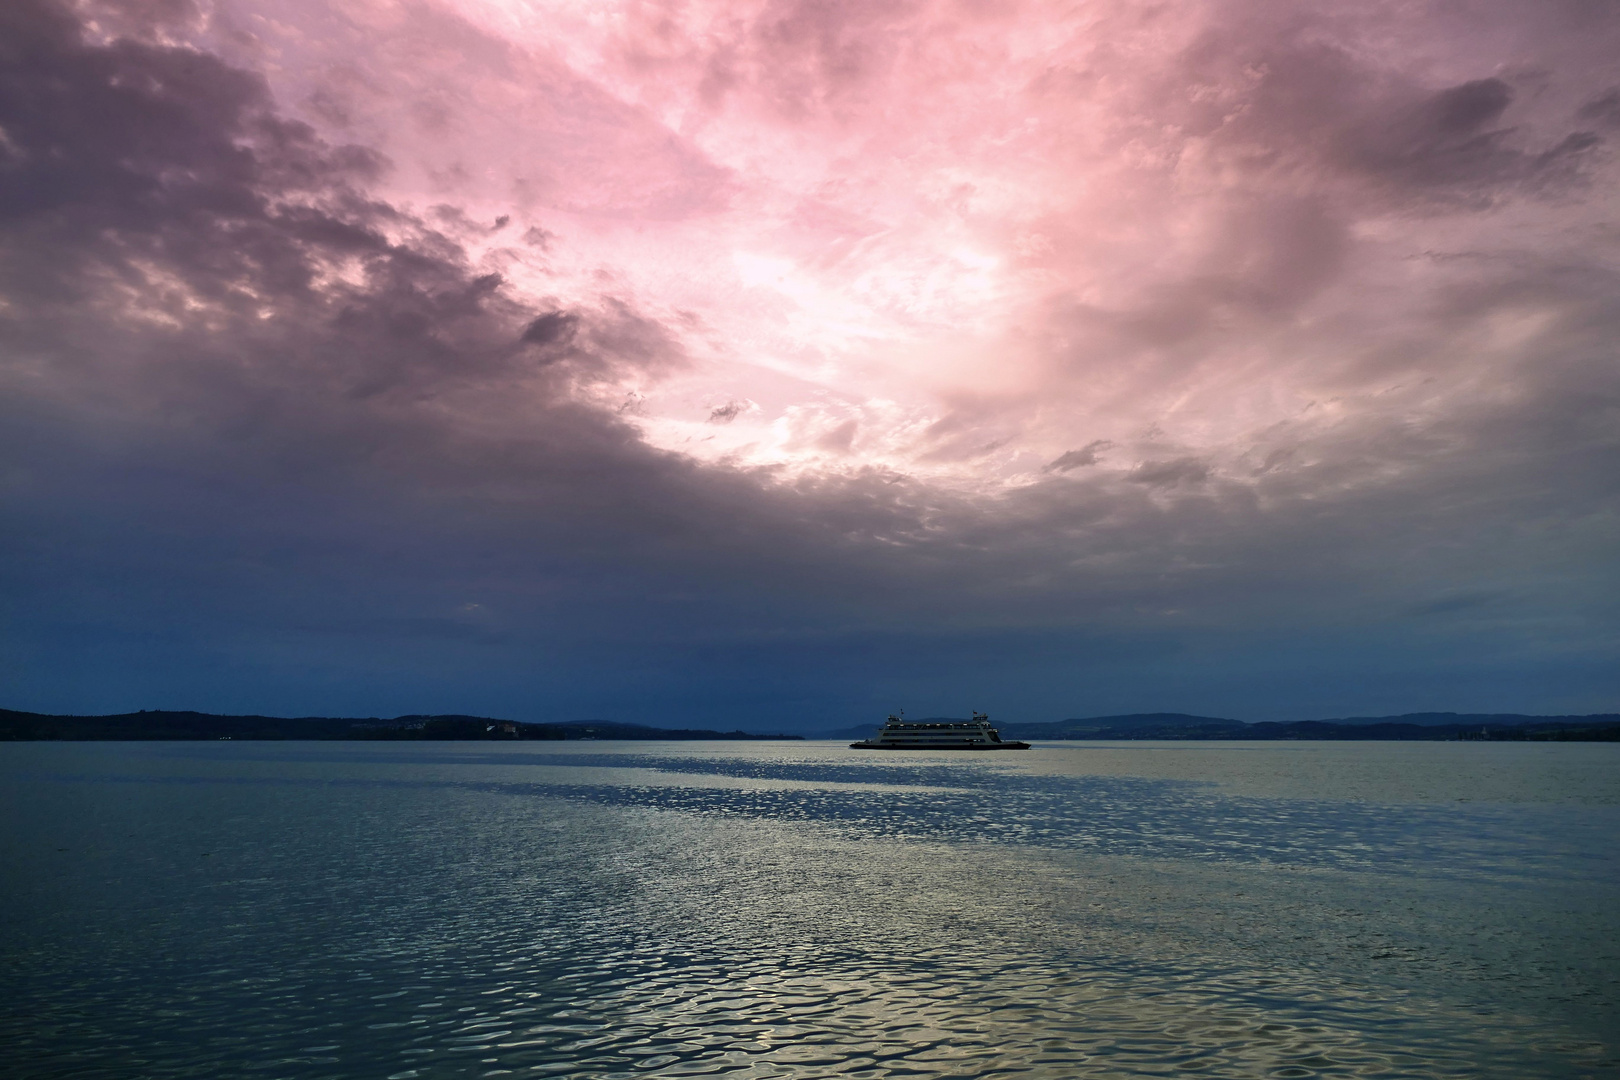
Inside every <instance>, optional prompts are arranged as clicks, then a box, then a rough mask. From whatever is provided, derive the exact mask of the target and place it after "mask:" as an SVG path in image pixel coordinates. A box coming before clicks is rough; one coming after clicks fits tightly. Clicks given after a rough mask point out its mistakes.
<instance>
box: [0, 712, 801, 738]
mask: <svg viewBox="0 0 1620 1080" xmlns="http://www.w3.org/2000/svg"><path fill="white" fill-rule="evenodd" d="M799 738H801V736H798V735H750V734H748V733H746V732H742V731H705V730H693V729H686V728H681V729H673V730H672V729H667V728H654V727H645V726H642V725H640V724H615V723H609V722H607V721H603V720H585V721H580V722H577V723H563V724H526V723H521V722H518V721H512V720H497V719H493V718H491V717H487V716H462V715H440V716H423V715H411V716H397V717H394V718H393V719H391V720H388V719H379V718H376V717H371V718H368V719H364V720H356V719H351V718H341V717H330V716H302V717H294V718H289V717H280V716H219V715H215V714H213V713H200V712H171V711H167V710H149V711H143V712H134V713H119V714H117V715H113V716H53V715H49V714H45V713H30V712H16V711H13V710H11V709H0V741H11V742H17V741H23V740H65V741H89V740H127V741H151V740H181V739H365V740H378V739H381V740H395V741H408V740H446V739H455V740H465V739H477V740H508V741H512V740H552V741H561V740H567V739H682V740H690V739H799Z"/></svg>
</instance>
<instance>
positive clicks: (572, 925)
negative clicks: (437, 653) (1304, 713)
mask: <svg viewBox="0 0 1620 1080" xmlns="http://www.w3.org/2000/svg"><path fill="white" fill-rule="evenodd" d="M0 778H3V784H0V799H3V809H4V815H5V816H4V822H5V825H4V829H3V832H0V845H3V846H0V961H3V967H0V1047H3V1051H0V1053H3V1055H4V1058H5V1066H4V1070H3V1071H4V1072H5V1073H6V1075H8V1076H16V1077H120V1078H124V1077H136V1076H139V1077H177V1076H197V1077H217V1076H248V1077H265V1078H273V1077H297V1078H313V1077H378V1078H381V1077H394V1078H415V1077H421V1078H433V1077H472V1076H526V1077H580V1078H585V1077H589V1078H593V1080H596V1078H613V1077H632V1076H694V1075H711V1074H712V1075H725V1076H728V1077H738V1078H741V1077H748V1078H753V1077H758V1078H764V1077H784V1078H787V1077H791V1078H809V1077H831V1076H838V1077H846V1076H847V1077H913V1078H929V1077H989V1076H1009V1077H1054V1078H1055V1077H1076V1076H1079V1077H1136V1076H1182V1075H1197V1076H1210V1077H1228V1076H1229V1077H1268V1078H1270V1077H1311V1076H1355V1077H1452V1076H1456V1077H1502V1078H1510V1077H1511V1078H1522V1077H1585V1076H1594V1077H1596V1076H1616V1075H1620V904H1617V901H1620V745H1615V744H1575V743H1565V744H1555V743H1540V744H1518V745H1514V744H1502V743H1496V744H1491V743H1405V744H1401V743H1298V742H1294V743H1141V742H1138V743H1089V744H1080V743H1069V744H1051V745H1043V746H1038V747H1037V748H1036V749H1034V750H1031V751H1029V752H1027V753H1015V754H986V755H968V754H951V753H941V752H910V753H883V754H873V753H867V754H862V753H861V752H859V751H852V750H848V749H846V748H845V747H844V745H843V744H842V743H839V744H833V743H608V742H595V743H592V742H584V743H579V742H575V743H532V742H531V743H499V744H495V743H426V744H424V743H416V744H406V743H252V742H248V743H243V742H218V743H23V744H18V743H12V744H0Z"/></svg>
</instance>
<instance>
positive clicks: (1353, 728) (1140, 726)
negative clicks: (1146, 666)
mask: <svg viewBox="0 0 1620 1080" xmlns="http://www.w3.org/2000/svg"><path fill="white" fill-rule="evenodd" d="M925 719H928V720H951V719H962V718H953V717H943V716H942V717H927V718H925ZM992 723H994V724H995V726H996V728H997V730H999V731H1000V732H1001V736H1002V738H1004V739H1025V740H1029V741H1045V742H1062V741H1068V740H1096V741H1115V740H1125V739H1185V740H1204V739H1265V740H1276V739H1317V740H1344V739H1365V740H1371V739H1382V740H1405V741H1429V742H1432V741H1436V740H1454V739H1464V740H1470V739H1471V740H1484V741H1488V742H1505V741H1520V740H1530V741H1549V740H1550V741H1581V742H1617V741H1620V713H1596V714H1593V715H1590V716H1525V715H1523V714H1520V713H1488V714H1487V713H1403V714H1402V715H1400V716H1353V717H1346V718H1344V719H1338V720H1294V721H1288V722H1266V723H1258V724H1246V723H1243V722H1242V721H1240V720H1227V719H1223V718H1221V717H1215V716H1192V715H1189V714H1187V713H1127V714H1124V715H1120V716H1092V717H1087V718H1084V719H1072V720H1055V721H1051V722H1048V723H1022V722H1019V721H1015V720H1014V721H1007V722H1004V723H1002V722H996V721H995V720H994V719H993V718H992ZM882 726H883V725H882V724H881V723H871V724H863V725H861V726H859V727H851V728H844V729H842V730H839V731H830V732H826V733H824V734H822V735H820V736H819V737H820V738H826V739H861V738H865V737H867V736H868V735H871V734H873V733H875V732H876V731H877V730H878V729H879V728H880V727H882Z"/></svg>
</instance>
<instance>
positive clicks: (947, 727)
mask: <svg viewBox="0 0 1620 1080" xmlns="http://www.w3.org/2000/svg"><path fill="white" fill-rule="evenodd" d="M849 748H850V749H851V750H1028V749H1029V743H1027V742H1018V741H1017V740H1004V739H1002V737H1001V733H1000V732H999V731H997V730H996V729H995V728H993V727H991V726H990V718H989V717H988V716H986V715H985V714H984V713H981V712H976V713H974V714H973V719H972V720H921V721H911V720H907V719H905V717H904V715H903V714H891V715H890V716H889V719H888V720H887V721H886V722H885V723H884V725H883V730H882V731H879V732H878V733H877V736H876V737H875V738H871V739H862V740H861V741H860V742H852V743H850V744H849Z"/></svg>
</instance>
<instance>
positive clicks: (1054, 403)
mask: <svg viewBox="0 0 1620 1080" xmlns="http://www.w3.org/2000/svg"><path fill="white" fill-rule="evenodd" d="M1528 21H1529V22H1530V23H1531V25H1520V26H1518V27H1515V31H1516V32H1515V33H1513V34H1503V33H1500V32H1498V33H1494V34H1493V33H1478V32H1471V31H1473V30H1474V28H1472V27H1470V25H1469V24H1470V22H1471V19H1470V17H1469V15H1468V13H1466V12H1463V11H1447V10H1444V9H1429V10H1427V11H1426V10H1424V9H1423V8H1421V7H1418V8H1413V7H1412V6H1410V5H1376V6H1368V7H1362V8H1358V9H1357V10H1356V11H1354V12H1351V13H1348V14H1343V13H1332V12H1328V11H1324V12H1316V13H1313V12H1311V11H1309V10H1308V9H1305V8H1298V7H1287V8H1282V7H1278V6H1275V5H1265V4H1229V3H1226V4H1192V5H1178V6H1163V5H1157V4H1129V3H1097V4H1072V5H1055V4H1024V5H1016V4H969V3H961V4H954V3H942V4H876V5H874V4H867V3H850V4H843V5H840V4H780V3H766V4H748V5H743V4H732V3H726V4H714V5H701V4H665V5H660V4H642V3H631V4H617V5H609V4H595V3H591V4H574V5H569V4H556V5H548V4H539V3H533V4H530V3H478V2H467V3H460V4H443V5H433V4H410V5H402V4H394V3H384V4H368V3H345V4H334V3H313V4H312V3H302V4H301V3H296V2H288V3H278V4H275V5H273V6H267V5H263V4H238V3H219V4H216V5H212V6H210V7H209V8H207V9H206V16H200V17H197V18H195V19H193V20H192V21H190V22H188V23H186V24H184V26H185V29H184V32H185V33H186V34H187V35H188V36H190V37H191V38H192V39H193V40H195V41H196V42H198V43H199V44H201V45H203V46H205V47H207V48H209V49H211V50H215V51H217V52H218V53H219V54H220V55H222V56H225V57H227V58H229V59H230V60H231V61H232V62H234V63H238V64H241V65H243V66H247V67H250V68H255V69H258V70H261V71H263V73H264V74H265V75H266V76H267V78H269V80H270V85H271V87H272V90H273V92H274V94H275V97H276V100H277V101H278V103H281V104H282V105H283V107H284V108H286V109H287V110H288V111H289V112H291V113H293V114H294V115H297V116H299V117H300V118H301V119H304V120H306V121H308V122H310V123H312V124H314V125H316V126H317V127H318V128H319V129H320V130H321V131H322V134H323V135H324V137H326V138H327V139H329V140H332V141H340V142H350V141H357V142H360V143H362V144H364V145H367V146H370V147H373V148H376V149H378V150H380V151H381V152H383V153H384V154H386V155H387V157H388V159H389V160H390V162H391V163H392V168H391V169H390V170H389V171H388V173H387V174H386V177H385V179H383V181H382V182H381V184H380V186H379V187H378V189H377V190H378V191H379V192H380V193H381V194H383V195H384V196H385V197H386V198H388V199H389V201H391V202H393V203H394V204H395V205H397V206H400V207H402V208H407V209H408V210H410V211H411V212H412V213H413V214H415V215H417V216H418V217H420V218H421V219H423V220H425V221H427V222H428V223H430V224H431V225H432V226H433V227H434V228H436V229H438V230H440V231H442V232H443V233H444V234H445V235H447V236H448V237H450V238H451V239H452V240H453V241H455V242H456V243H459V244H462V245H464V246H465V247H466V248H467V249H468V251H469V253H470V255H471V257H472V258H473V259H474V260H475V263H476V265H477V267H478V268H479V269H487V270H488V271H490V272H495V273H499V274H501V275H502V277H503V279H504V280H505V282H506V283H507V284H506V287H507V288H508V289H509V290H510V291H511V293H512V294H513V295H514V296H516V297H520V298H521V299H522V300H524V301H525V302H527V303H530V304H533V305H538V306H540V307H546V306H553V307H556V308H559V309H567V310H581V311H597V312H602V311H608V310H611V309H612V308H613V307H615V306H617V305H628V306H629V307H631V308H633V309H634V310H635V311H636V312H638V313H639V314H640V315H642V316H643V317H647V318H651V319H653V320H655V321H656V322H657V323H658V324H659V325H660V326H661V327H662V328H663V330H664V331H665V332H666V334H667V335H668V337H667V342H666V345H665V350H666V352H667V356H666V357H665V359H664V362H663V363H660V364H658V365H655V366H653V367H652V368H651V369H649V368H648V367H647V365H645V364H642V363H635V362H632V363H631V364H630V365H628V366H627V367H626V368H622V369H616V370H615V371H613V372H612V373H611V375H609V376H607V377H603V378H600V379H597V380H594V381H592V382H591V384H590V385H582V386H580V387H579V388H578V392H579V393H581V394H582V395H584V396H586V397H588V398H589V399H590V400H592V401H593V402H596V403H599V404H602V405H604V406H615V407H625V406H627V408H626V413H627V415H630V416H632V417H633V418H634V423H635V424H636V425H637V426H638V428H639V429H640V430H641V431H642V432H643V434H644V436H645V438H646V439H647V440H648V441H649V442H650V443H652V444H653V445H655V446H659V447H663V448H666V449H670V450H677V451H680V452H682V453H687V454H692V455H694V456H696V457H698V458H700V459H703V460H724V461H728V462H732V463H736V464H741V465H784V466H788V467H789V468H790V470H792V471H794V472H797V471H801V470H832V471H842V470H850V469H858V468H862V467H867V466H880V467H883V468H888V469H895V470H902V471H904V472H906V473H908V474H912V475H918V476H927V477H931V478H936V479H938V480H942V481H944V480H948V481H966V482H974V483H983V482H993V483H997V484H1021V483H1029V482H1031V481H1033V480H1035V479H1037V478H1039V477H1041V476H1042V475H1043V470H1048V469H1050V468H1051V467H1052V465H1053V463H1054V462H1063V461H1064V460H1065V459H1064V458H1063V455H1064V454H1066V453H1072V452H1076V451H1078V452H1079V453H1078V454H1077V455H1076V456H1071V457H1070V458H1068V459H1066V460H1067V462H1079V461H1086V462H1087V464H1086V465H1084V466H1071V465H1068V464H1062V465H1059V466H1058V468H1059V469H1060V470H1062V471H1069V470H1070V469H1071V468H1080V467H1083V468H1094V469H1098V470H1112V471H1116V472H1129V471H1130V470H1132V469H1137V468H1141V467H1142V466H1143V463H1144V462H1147V461H1153V460H1166V459H1182V458H1188V459H1190V458H1194V457H1196V458H1197V459H1198V460H1200V461H1201V462H1204V463H1205V466H1204V467H1206V468H1207V469H1208V470H1210V472H1211V473H1216V474H1221V475H1230V476H1232V477H1234V478H1242V479H1249V478H1252V477H1254V476H1257V475H1260V474H1261V473H1262V472H1264V471H1265V470H1266V469H1267V468H1268V466H1267V462H1270V463H1271V465H1270V466H1269V467H1270V468H1276V467H1277V466H1278V463H1279V462H1280V461H1281V460H1282V457H1279V456H1278V455H1279V454H1280V455H1283V456H1284V457H1288V458H1291V459H1297V458H1299V457H1300V456H1302V455H1303V456H1305V457H1310V456H1312V455H1313V454H1315V453H1318V452H1319V451H1318V450H1317V449H1316V448H1318V447H1321V446H1323V444H1325V443H1333V442H1337V441H1342V440H1344V439H1347V438H1355V437H1357V436H1358V434H1359V435H1363V436H1364V435H1366V434H1367V429H1368V428H1369V426H1374V427H1375V426H1377V425H1379V424H1385V423H1390V422H1395V421H1398V418H1401V417H1406V416H1411V415H1430V416H1432V415H1442V416H1443V415H1448V414H1451V413H1453V412H1454V411H1456V410H1469V409H1474V408H1478V407H1480V406H1481V404H1482V402H1481V401H1480V395H1479V393H1478V389H1479V387H1480V385H1481V384H1482V383H1494V384H1499V385H1500V386H1501V388H1502V391H1503V392H1511V390H1510V388H1511V387H1512V386H1513V384H1514V383H1515V382H1516V381H1517V379H1518V378H1519V369H1520V368H1521V366H1522V365H1523V364H1524V363H1526V361H1527V357H1529V356H1533V355H1534V354H1535V352H1536V350H1537V348H1538V345H1539V343H1540V341H1541V340H1542V339H1543V336H1544V335H1545V334H1547V333H1549V332H1553V331H1555V328H1556V326H1557V325H1558V324H1559V323H1560V321H1561V318H1562V316H1563V315H1564V314H1566V313H1567V309H1565V308H1563V306H1562V305H1561V304H1560V303H1559V302H1558V301H1554V300H1548V299H1541V298H1535V297H1525V298H1523V299H1522V300H1520V301H1518V302H1516V303H1513V304H1509V305H1504V306H1503V307H1502V308H1501V309H1500V310H1497V311H1494V312H1493V313H1492V316H1491V318H1490V319H1488V320H1485V321H1482V322H1474V321H1469V322H1466V323H1464V324H1461V325H1457V324H1455V323H1452V324H1450V325H1448V324H1447V323H1448V320H1446V319H1445V318H1444V316H1443V314H1441V311H1442V309H1443V308H1444V307H1445V306H1446V304H1447V303H1448V297H1450V296H1452V295H1454V294H1455V292H1456V291H1457V290H1458V288H1459V286H1461V287H1464V288H1466V287H1467V286H1468V285H1469V284H1470V283H1471V282H1473V281H1474V280H1476V279H1477V277H1478V274H1479V270H1480V266H1481V264H1482V263H1485V262H1488V260H1491V259H1493V258H1510V257H1512V256H1513V254H1514V253H1515V251H1516V250H1518V249H1519V248H1521V247H1522V246H1523V245H1524V244H1525V242H1526V240H1527V238H1528V237H1533V236H1546V235H1548V234H1550V233H1552V232H1556V231H1563V232H1566V233H1567V232H1574V231H1582V230H1590V229H1592V228H1595V227H1601V226H1602V223H1603V222H1605V221H1606V220H1609V218H1610V217H1611V216H1612V214H1613V212H1614V206H1613V201H1612V197H1610V196H1608V195H1606V194H1601V193H1599V192H1596V191H1593V190H1591V189H1590V188H1589V187H1588V188H1586V189H1585V190H1582V191H1581V192H1580V197H1579V199H1578V200H1575V199H1572V198H1571V193H1570V190H1569V189H1570V186H1571V184H1572V183H1574V182H1575V181H1576V180H1577V179H1578V178H1580V177H1581V172H1580V170H1581V166H1582V165H1583V164H1584V163H1585V160H1586V159H1588V158H1590V157H1591V156H1592V149H1593V147H1592V144H1591V141H1590V140H1586V139H1582V138H1580V137H1578V136H1574V137H1572V132H1574V131H1575V129H1576V128H1577V127H1578V126H1580V125H1578V124H1576V123H1575V117H1574V114H1575V113H1576V112H1577V111H1578V110H1579V108H1580V107H1581V106H1583V105H1585V104H1586V103H1587V98H1588V97H1591V96H1595V95H1594V94H1593V91H1594V87H1592V86H1591V85H1588V84H1582V83H1577V84H1574V85H1563V84H1561V83H1560V81H1559V80H1557V79H1555V78H1554V77H1553V76H1552V75H1551V74H1550V72H1552V71H1558V70H1567V69H1568V68H1569V67H1570V65H1572V64H1573V65H1580V66H1582V67H1587V66H1592V65H1594V64H1595V63H1597V62H1598V61H1599V59H1600V58H1601V57H1602V56H1603V55H1604V46H1605V45H1613V44H1615V42H1614V41H1613V40H1612V39H1605V40H1604V42H1603V43H1600V42H1599V41H1598V40H1595V39H1591V38H1586V37H1583V36H1576V35H1572V34H1570V33H1568V29H1569V28H1568V27H1565V26H1560V25H1558V20H1557V19H1556V18H1555V17H1552V16H1546V17H1545V21H1546V23H1548V25H1546V26H1544V27H1537V26H1535V25H1533V23H1534V20H1533V19H1532V20H1528ZM1588 126H1589V125H1588ZM1538 195H1539V196H1541V197H1539V198H1538V197H1537V196H1538ZM501 222H504V224H497V223H501ZM608 347H609V348H612V347H613V346H612V345H609V346H608ZM630 347H631V348H634V346H633V345H632V346H630ZM1088 447H1089V448H1091V449H1090V450H1087V449H1086V448H1088ZM1093 461H1094V463H1093ZM1189 475H1190V474H1189Z"/></svg>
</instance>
